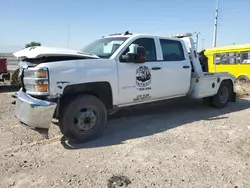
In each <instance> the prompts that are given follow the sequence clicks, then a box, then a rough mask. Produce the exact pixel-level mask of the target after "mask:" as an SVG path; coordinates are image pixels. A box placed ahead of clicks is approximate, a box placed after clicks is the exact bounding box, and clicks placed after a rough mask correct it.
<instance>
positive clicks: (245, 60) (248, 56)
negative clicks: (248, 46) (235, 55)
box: [241, 52, 250, 64]
mask: <svg viewBox="0 0 250 188" xmlns="http://www.w3.org/2000/svg"><path fill="white" fill-rule="evenodd" d="M241 63H242V64H250V52H241Z"/></svg>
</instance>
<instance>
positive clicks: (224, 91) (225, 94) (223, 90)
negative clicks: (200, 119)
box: [212, 81, 233, 108]
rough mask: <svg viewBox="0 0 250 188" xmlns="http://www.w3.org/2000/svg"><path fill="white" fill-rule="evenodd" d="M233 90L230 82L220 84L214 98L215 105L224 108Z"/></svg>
mask: <svg viewBox="0 0 250 188" xmlns="http://www.w3.org/2000/svg"><path fill="white" fill-rule="evenodd" d="M232 92H233V90H232V84H231V83H230V82H227V81H223V82H222V83H221V84H220V87H219V90H218V92H217V94H216V95H215V96H213V98H212V104H213V106H214V107H217V108H223V107H225V106H227V104H228V101H229V98H230V96H231V94H232Z"/></svg>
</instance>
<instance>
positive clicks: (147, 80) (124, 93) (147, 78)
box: [118, 37, 162, 106]
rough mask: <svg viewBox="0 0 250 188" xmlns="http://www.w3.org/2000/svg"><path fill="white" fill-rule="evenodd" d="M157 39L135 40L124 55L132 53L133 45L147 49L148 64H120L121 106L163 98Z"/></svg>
mask: <svg viewBox="0 0 250 188" xmlns="http://www.w3.org/2000/svg"><path fill="white" fill-rule="evenodd" d="M155 44H156V43H155V38H152V37H150V38H147V37H145V38H139V39H135V40H134V41H133V42H132V43H131V44H130V45H129V47H128V48H127V49H126V50H125V51H124V52H123V53H122V55H125V54H126V53H127V52H130V51H131V49H132V48H133V45H139V46H143V47H145V49H146V62H145V63H133V62H121V60H120V61H119V62H118V76H119V104H121V105H124V106H126V105H129V104H131V103H141V102H146V101H150V100H154V99H157V98H159V97H160V96H161V92H162V91H161V87H162V85H161V75H162V73H161V71H162V70H161V67H162V62H161V61H157V51H156V45H155Z"/></svg>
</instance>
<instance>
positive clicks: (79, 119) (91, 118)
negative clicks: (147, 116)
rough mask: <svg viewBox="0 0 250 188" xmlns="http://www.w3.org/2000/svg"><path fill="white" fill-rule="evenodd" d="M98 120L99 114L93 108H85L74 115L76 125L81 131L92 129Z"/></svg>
mask: <svg viewBox="0 0 250 188" xmlns="http://www.w3.org/2000/svg"><path fill="white" fill-rule="evenodd" d="M96 122H97V115H96V113H95V111H94V110H93V109H89V108H83V109H81V110H79V111H78V112H77V113H76V114H75V116H74V126H75V128H76V129H77V130H79V131H89V130H91V129H92V128H93V127H94V126H95V124H96Z"/></svg>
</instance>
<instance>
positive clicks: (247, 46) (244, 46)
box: [205, 44, 250, 53]
mask: <svg viewBox="0 0 250 188" xmlns="http://www.w3.org/2000/svg"><path fill="white" fill-rule="evenodd" d="M240 49H242V50H244V49H250V44H241V45H229V46H218V47H214V48H207V49H205V53H209V52H218V51H230V50H240Z"/></svg>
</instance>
